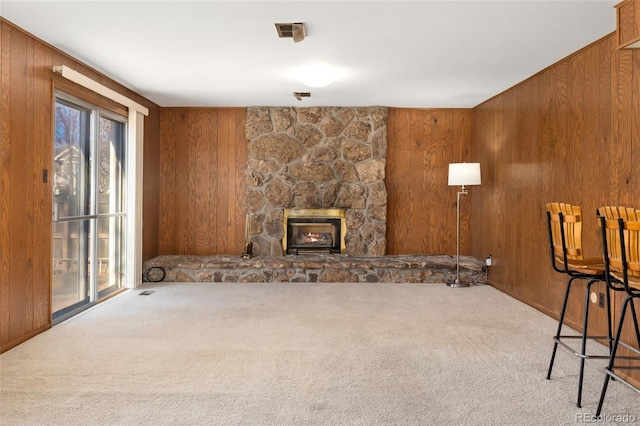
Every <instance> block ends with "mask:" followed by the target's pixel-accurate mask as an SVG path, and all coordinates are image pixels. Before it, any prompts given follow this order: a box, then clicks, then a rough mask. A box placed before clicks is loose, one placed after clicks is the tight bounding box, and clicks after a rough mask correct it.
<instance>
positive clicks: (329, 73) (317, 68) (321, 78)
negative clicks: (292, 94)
mask: <svg viewBox="0 0 640 426" xmlns="http://www.w3.org/2000/svg"><path fill="white" fill-rule="evenodd" d="M334 75H335V71H334V70H333V69H332V68H330V67H328V66H326V65H310V66H306V67H303V68H300V69H299V70H298V76H299V78H300V82H301V83H302V84H304V85H305V86H308V87H314V88H319V87H326V86H328V85H330V84H331V83H333V78H334Z"/></svg>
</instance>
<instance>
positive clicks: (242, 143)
mask: <svg viewBox="0 0 640 426" xmlns="http://www.w3.org/2000/svg"><path fill="white" fill-rule="evenodd" d="M245 121H246V108H163V109H162V113H161V118H160V129H161V130H160V165H161V174H160V188H161V191H160V214H161V215H160V229H162V232H161V233H160V234H159V236H158V237H159V249H160V253H161V254H194V255H203V254H240V253H242V252H243V250H244V243H245V211H246V210H245V188H246V184H245V171H246V168H247V140H246V138H245V136H244V127H245Z"/></svg>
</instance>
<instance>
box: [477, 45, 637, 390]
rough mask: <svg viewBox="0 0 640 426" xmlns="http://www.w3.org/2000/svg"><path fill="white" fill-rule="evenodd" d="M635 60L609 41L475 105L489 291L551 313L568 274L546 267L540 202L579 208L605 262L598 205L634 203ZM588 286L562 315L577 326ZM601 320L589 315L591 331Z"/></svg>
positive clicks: (587, 242) (481, 242) (588, 243)
mask: <svg viewBox="0 0 640 426" xmlns="http://www.w3.org/2000/svg"><path fill="white" fill-rule="evenodd" d="M638 55H639V53H638V52H636V51H620V50H616V46H615V37H614V36H613V35H610V36H607V37H605V38H603V39H601V40H599V41H597V42H596V43H593V44H592V45H590V46H587V47H586V48H585V49H582V50H581V51H579V52H576V53H575V54H574V55H571V56H570V57H568V58H566V59H564V60H563V61H560V62H558V63H557V64H555V65H553V66H552V67H550V68H548V69H546V70H544V71H542V72H540V73H539V74H537V75H535V76H533V77H531V78H530V79H528V80H526V81H524V82H522V83H520V84H518V85H517V86H515V87H513V88H511V89H509V90H507V91H506V92H503V93H502V94H500V95H498V96H496V97H494V98H492V99H490V100H488V101H486V102H484V103H483V104H481V105H479V106H477V107H476V108H474V117H473V120H474V126H473V137H472V149H473V155H474V158H475V159H477V160H478V161H480V163H481V164H482V167H483V170H489V171H490V172H489V173H491V175H490V177H489V176H487V174H483V184H482V186H480V187H478V188H477V190H475V191H474V199H473V200H474V205H473V209H474V214H473V215H472V216H471V235H473V236H474V238H473V240H472V246H471V247H472V249H471V254H472V255H474V256H475V257H477V258H484V257H485V256H487V255H489V254H492V255H493V257H494V266H493V267H492V268H491V270H490V271H489V280H490V282H491V283H492V284H493V285H494V286H496V287H497V288H499V289H501V290H503V291H505V292H506V293H508V294H510V295H512V296H514V297H516V298H518V299H520V300H522V301H524V302H526V303H528V304H530V305H532V306H534V307H536V308H538V309H540V310H542V311H543V312H547V313H549V314H550V315H553V316H556V317H558V315H559V311H560V303H561V300H562V298H563V291H564V288H565V283H566V280H567V277H566V276H563V275H561V274H558V273H556V272H554V271H553V270H552V268H551V264H550V255H549V247H548V243H547V237H546V229H545V220H544V208H545V207H544V206H545V203H547V202H553V201H558V202H567V203H571V204H574V205H579V206H581V207H582V211H583V212H584V218H585V223H584V230H583V241H584V247H585V256H586V257H597V256H602V252H601V250H602V245H601V241H600V234H599V232H598V229H597V223H596V216H595V212H596V209H597V208H598V207H600V206H602V205H610V204H622V205H628V206H635V207H638V206H640V193H639V192H638V191H637V188H638V184H639V183H640V180H639V179H640V178H639V177H638V172H640V169H638V156H637V152H638V150H639V148H637V147H636V146H637V145H638V143H639V142H638V137H637V136H638V132H640V127H639V126H640V119H639V118H640V117H639V114H640V103H639V102H640V85H638V84H637V82H639V81H640V69H639V66H640V62H639V60H640V56H638ZM474 189H475V188H474ZM478 234H479V235H482V238H475V236H476V235H478ZM585 285H586V283H584V282H580V283H578V286H576V288H574V289H573V290H572V294H571V301H570V308H569V310H568V313H567V315H568V319H569V322H570V323H571V324H572V325H573V326H575V327H577V328H581V318H582V312H583V307H584V303H585ZM602 289H603V287H602V286H600V287H599V289H598V291H603V290H602ZM616 298H617V300H616V301H615V304H614V305H615V306H618V307H619V305H620V300H619V299H620V295H617V296H616ZM605 321H606V316H605V315H604V309H598V308H597V307H596V308H595V309H592V311H591V319H590V324H591V325H590V326H591V327H592V330H591V331H593V332H595V333H598V334H600V332H601V331H604V330H606V328H605V327H606V325H605V324H606V322H605ZM631 337H632V336H631V334H630V333H629V332H627V334H626V335H625V340H627V341H633V339H632V338H631ZM638 378H640V376H636V379H638Z"/></svg>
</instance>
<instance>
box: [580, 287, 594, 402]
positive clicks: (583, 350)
mask: <svg viewBox="0 0 640 426" xmlns="http://www.w3.org/2000/svg"><path fill="white" fill-rule="evenodd" d="M596 282H598V280H591V281H589V283H588V284H587V291H586V297H585V299H584V314H583V322H582V342H581V346H580V375H579V376H578V400H577V403H576V406H577V407H578V408H581V407H582V382H583V381H584V363H585V360H586V357H587V356H586V354H587V336H588V335H589V333H588V328H589V295H590V294H591V286H592V285H593V284H594V283H596Z"/></svg>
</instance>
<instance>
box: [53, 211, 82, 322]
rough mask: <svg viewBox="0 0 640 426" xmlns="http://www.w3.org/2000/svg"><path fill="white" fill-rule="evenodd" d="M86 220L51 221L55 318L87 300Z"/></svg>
mask: <svg viewBox="0 0 640 426" xmlns="http://www.w3.org/2000/svg"><path fill="white" fill-rule="evenodd" d="M88 250H89V221H88V220H78V221H68V222H54V224H53V265H52V267H53V269H52V280H53V283H52V284H53V299H52V300H53V302H52V303H53V312H54V318H57V317H58V316H60V315H64V314H65V313H67V312H69V311H71V310H74V309H76V308H78V307H80V306H82V305H84V304H87V303H89V297H90V292H89V291H90V287H89V268H88V263H87V261H86V259H87V258H88Z"/></svg>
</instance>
